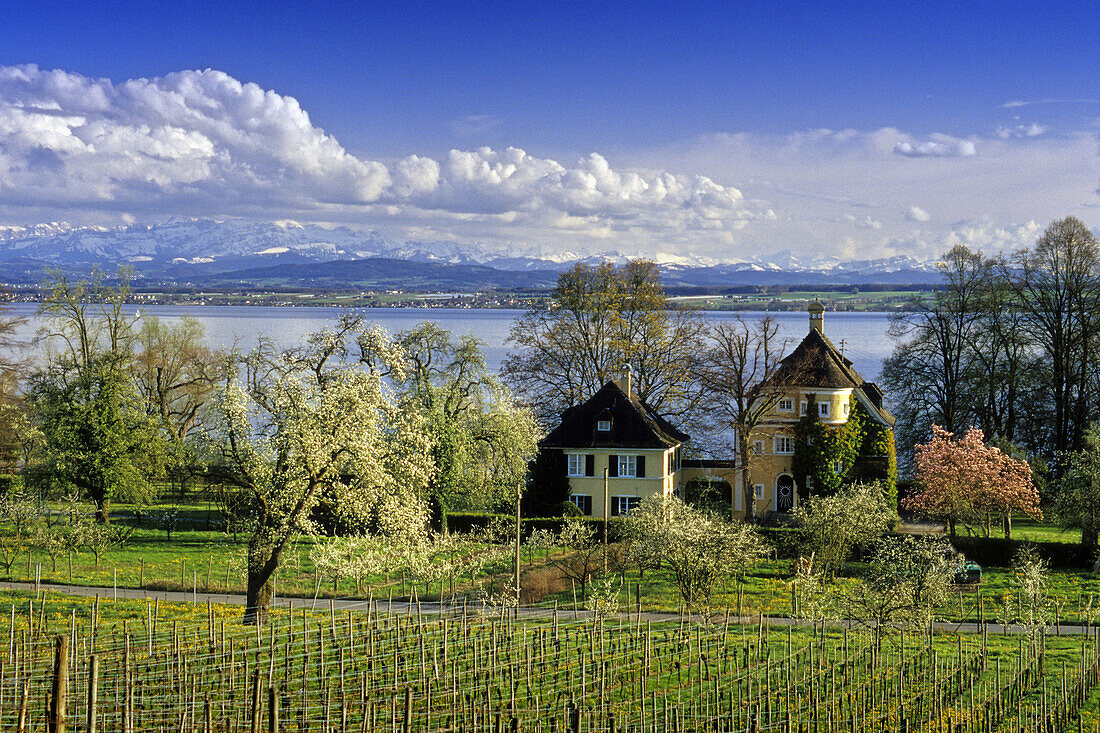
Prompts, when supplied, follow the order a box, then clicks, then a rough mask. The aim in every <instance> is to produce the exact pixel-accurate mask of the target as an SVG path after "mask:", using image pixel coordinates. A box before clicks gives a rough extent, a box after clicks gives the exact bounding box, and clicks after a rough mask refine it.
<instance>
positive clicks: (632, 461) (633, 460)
mask: <svg viewBox="0 0 1100 733" xmlns="http://www.w3.org/2000/svg"><path fill="white" fill-rule="evenodd" d="M619 475H620V476H626V477H628V478H633V477H635V476H637V475H638V456H619Z"/></svg>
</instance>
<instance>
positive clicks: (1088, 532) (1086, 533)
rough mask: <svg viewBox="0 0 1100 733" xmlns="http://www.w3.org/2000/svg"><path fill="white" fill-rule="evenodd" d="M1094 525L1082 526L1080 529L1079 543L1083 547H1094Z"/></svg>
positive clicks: (1095, 534) (1095, 536)
mask: <svg viewBox="0 0 1100 733" xmlns="http://www.w3.org/2000/svg"><path fill="white" fill-rule="evenodd" d="M1096 540H1097V532H1096V527H1083V528H1082V529H1081V544H1082V545H1083V546H1085V547H1096Z"/></svg>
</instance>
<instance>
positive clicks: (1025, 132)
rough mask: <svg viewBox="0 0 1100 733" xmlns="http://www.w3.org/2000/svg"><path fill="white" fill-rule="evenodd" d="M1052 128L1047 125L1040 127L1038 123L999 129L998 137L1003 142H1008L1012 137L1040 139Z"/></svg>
mask: <svg viewBox="0 0 1100 733" xmlns="http://www.w3.org/2000/svg"><path fill="white" fill-rule="evenodd" d="M1049 129H1050V128H1049V127H1047V126H1046V125H1040V124H1039V123H1038V122H1032V123H1030V124H1027V125H1016V126H1015V127H1003V126H1002V127H998V128H997V137H999V138H1001V139H1002V140H1007V139H1008V138H1010V137H1038V136H1039V135H1042V134H1043V133H1044V132H1047V131H1048V130H1049Z"/></svg>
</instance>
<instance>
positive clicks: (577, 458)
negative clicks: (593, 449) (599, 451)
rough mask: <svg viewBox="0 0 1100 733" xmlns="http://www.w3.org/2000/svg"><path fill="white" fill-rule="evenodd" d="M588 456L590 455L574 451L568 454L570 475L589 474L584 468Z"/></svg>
mask: <svg viewBox="0 0 1100 733" xmlns="http://www.w3.org/2000/svg"><path fill="white" fill-rule="evenodd" d="M586 458H588V456H585V455H580V454H572V453H570V454H569V455H568V456H566V460H567V461H568V469H569V470H568V475H570V476H585V475H587V473H586V472H585V470H584V468H585V466H584V464H585V459H586Z"/></svg>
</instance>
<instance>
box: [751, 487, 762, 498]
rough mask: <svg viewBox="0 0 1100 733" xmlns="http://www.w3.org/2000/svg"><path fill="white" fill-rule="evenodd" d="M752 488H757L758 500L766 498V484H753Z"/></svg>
mask: <svg viewBox="0 0 1100 733" xmlns="http://www.w3.org/2000/svg"><path fill="white" fill-rule="evenodd" d="M752 488H753V489H754V490H755V492H756V493H755V496H756V499H757V501H760V500H761V499H763V498H764V484H753V486H752Z"/></svg>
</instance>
